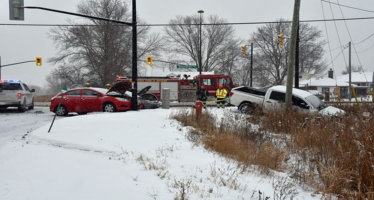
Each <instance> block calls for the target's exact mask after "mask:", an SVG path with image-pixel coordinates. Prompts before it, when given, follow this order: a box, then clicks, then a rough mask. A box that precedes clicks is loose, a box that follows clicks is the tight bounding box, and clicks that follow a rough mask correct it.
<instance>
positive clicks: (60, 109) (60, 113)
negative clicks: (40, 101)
mask: <svg viewBox="0 0 374 200" xmlns="http://www.w3.org/2000/svg"><path fill="white" fill-rule="evenodd" d="M55 113H56V115H58V116H65V115H68V110H67V109H66V108H65V106H63V105H58V106H56V108H55Z"/></svg>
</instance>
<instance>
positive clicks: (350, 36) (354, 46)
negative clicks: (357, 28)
mask: <svg viewBox="0 0 374 200" xmlns="http://www.w3.org/2000/svg"><path fill="white" fill-rule="evenodd" d="M336 1H337V2H338V3H340V2H339V0H336ZM339 9H340V13H341V14H342V17H343V18H344V14H343V10H342V8H341V6H339ZM344 24H345V28H346V29H347V32H348V35H349V38H350V39H351V41H353V40H352V35H351V31H350V30H349V28H348V24H347V22H346V21H344ZM352 45H353V49H354V50H355V53H356V57H357V60H358V63H359V64H360V66H362V63H361V60H360V57H359V56H358V53H357V49H356V45H355V44H352ZM365 79H366V76H365ZM366 81H367V80H366Z"/></svg>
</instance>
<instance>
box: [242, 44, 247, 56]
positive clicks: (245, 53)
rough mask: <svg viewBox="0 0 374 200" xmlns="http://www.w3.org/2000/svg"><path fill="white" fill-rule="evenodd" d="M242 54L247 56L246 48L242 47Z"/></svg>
mask: <svg viewBox="0 0 374 200" xmlns="http://www.w3.org/2000/svg"><path fill="white" fill-rule="evenodd" d="M242 54H243V56H245V55H247V46H245V45H244V46H242Z"/></svg>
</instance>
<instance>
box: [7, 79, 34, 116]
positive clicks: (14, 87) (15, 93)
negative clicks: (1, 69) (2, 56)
mask: <svg viewBox="0 0 374 200" xmlns="http://www.w3.org/2000/svg"><path fill="white" fill-rule="evenodd" d="M34 92H35V89H30V88H29V87H28V86H27V85H26V84H25V83H23V82H22V81H20V80H0V108H3V109H5V108H8V107H16V108H18V110H19V111H21V112H24V111H25V110H27V109H33V108H34Z"/></svg>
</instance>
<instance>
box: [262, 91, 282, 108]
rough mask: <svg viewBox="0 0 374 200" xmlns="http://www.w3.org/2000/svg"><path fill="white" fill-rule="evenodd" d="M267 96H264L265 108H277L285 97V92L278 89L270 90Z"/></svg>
mask: <svg viewBox="0 0 374 200" xmlns="http://www.w3.org/2000/svg"><path fill="white" fill-rule="evenodd" d="M270 92H271V93H270V95H269V97H267V96H265V102H264V107H265V109H279V108H280V107H281V106H282V105H283V104H284V103H285V99H286V94H285V93H283V92H278V91H270Z"/></svg>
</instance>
